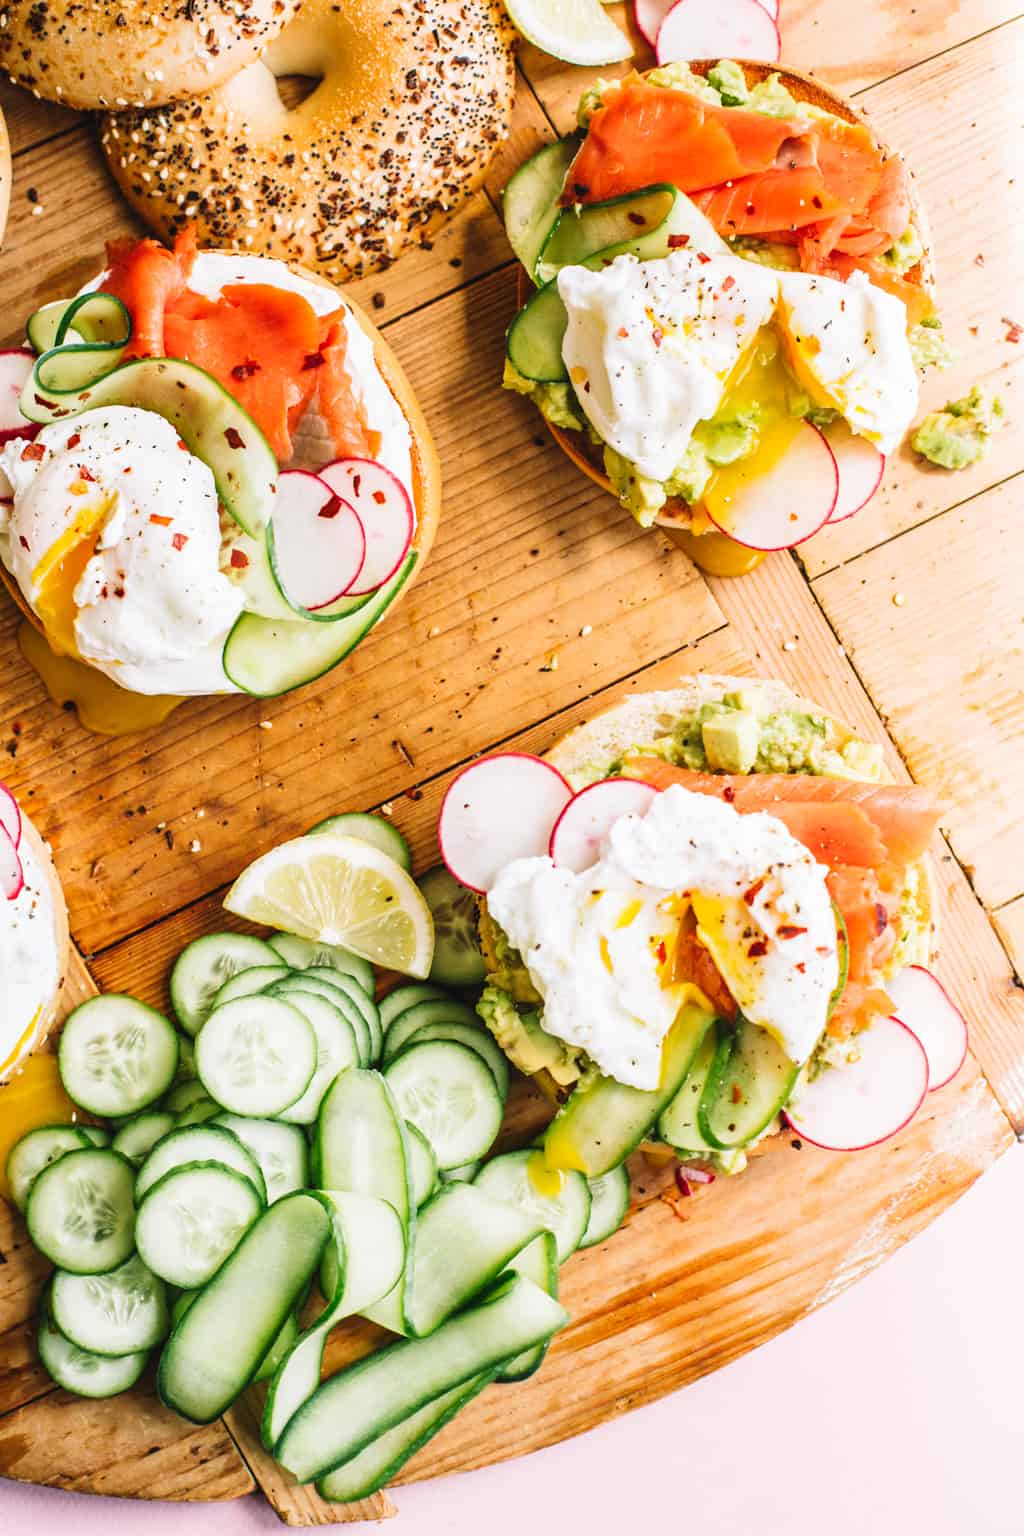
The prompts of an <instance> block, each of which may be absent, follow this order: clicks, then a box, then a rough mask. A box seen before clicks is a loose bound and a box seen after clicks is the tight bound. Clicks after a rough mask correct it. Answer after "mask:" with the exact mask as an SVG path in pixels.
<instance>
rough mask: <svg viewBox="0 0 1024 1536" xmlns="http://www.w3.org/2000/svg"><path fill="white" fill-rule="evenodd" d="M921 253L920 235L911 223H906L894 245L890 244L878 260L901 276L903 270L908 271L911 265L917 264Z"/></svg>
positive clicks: (922, 250) (922, 248)
mask: <svg viewBox="0 0 1024 1536" xmlns="http://www.w3.org/2000/svg"><path fill="white" fill-rule="evenodd" d="M923 255H924V246H923V245H922V243H921V236H920V235H919V234H918V232H917V230H916V229H915V228H914V226H913V224H908V225H907V227H906V229H905V230H904V231H903V233H902V235H900V237H899V239H898V240H897V241H896V243H895V245H890V247H889V249H888V250H887V251H885V252H884V253H883V255H882V256H880V257H879V260H880V261H883V262H884V263H885V265H886V266H887V267H891V268H892V270H893V271H894V272H895V273H897V275H898V276H899V277H902V276H903V274H904V272H909V271H910V269H911V267H916V266H917V264H918V262H919V261H920V260H921V257H922V256H923Z"/></svg>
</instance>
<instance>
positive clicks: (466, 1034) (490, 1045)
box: [402, 1022, 508, 1100]
mask: <svg viewBox="0 0 1024 1536" xmlns="http://www.w3.org/2000/svg"><path fill="white" fill-rule="evenodd" d="M424 1040H455V1041H457V1042H458V1044H459V1045H465V1046H468V1047H469V1049H470V1050H471V1051H476V1053H477V1055H478V1056H479V1057H480V1058H481V1060H483V1061H486V1063H487V1065H488V1066H489V1067H490V1069H491V1072H492V1074H493V1076H494V1083H495V1086H496V1088H497V1090H498V1092H499V1093H500V1094H501V1097H502V1099H503V1100H504V1099H507V1098H508V1061H507V1060H506V1058H505V1055H504V1053H503V1052H502V1051H501V1050H500V1049H499V1048H498V1046H497V1045H495V1043H494V1040H493V1038H492V1036H490V1035H489V1034H487V1032H486V1031H485V1030H483V1029H481V1028H480V1026H479V1025H472V1024H452V1023H450V1022H449V1023H444V1024H424V1025H423V1028H422V1029H418V1030H417V1031H416V1033H415V1034H412V1035H410V1036H409V1038H408V1040H407V1041H406V1042H405V1045H404V1046H403V1047H402V1049H403V1050H406V1051H407V1050H408V1049H409V1047H410V1046H412V1045H421V1044H422V1043H423V1041H424Z"/></svg>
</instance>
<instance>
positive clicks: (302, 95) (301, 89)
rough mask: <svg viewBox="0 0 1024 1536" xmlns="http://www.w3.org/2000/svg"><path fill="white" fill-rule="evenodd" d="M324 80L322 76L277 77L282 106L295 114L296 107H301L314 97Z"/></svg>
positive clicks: (276, 81)
mask: <svg viewBox="0 0 1024 1536" xmlns="http://www.w3.org/2000/svg"><path fill="white" fill-rule="evenodd" d="M322 79H323V76H322V75H277V76H276V77H275V83H276V85H277V94H278V96H280V98H281V105H282V106H283V107H285V108H287V110H288V111H289V112H294V111H295V108H296V107H301V105H302V103H303V102H304V101H306V100H307V99H308V98H309V97H310V96H312V94H313V92H314V91H315V90H316V88H317V86H318V85H319V84H320V83H321V81H322Z"/></svg>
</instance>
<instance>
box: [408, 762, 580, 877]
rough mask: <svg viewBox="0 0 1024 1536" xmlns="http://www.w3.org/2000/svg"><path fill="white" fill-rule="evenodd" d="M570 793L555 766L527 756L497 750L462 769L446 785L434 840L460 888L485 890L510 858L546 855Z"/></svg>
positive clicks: (570, 795) (569, 798)
mask: <svg viewBox="0 0 1024 1536" xmlns="http://www.w3.org/2000/svg"><path fill="white" fill-rule="evenodd" d="M571 799H572V790H571V789H570V788H569V785H568V784H567V783H566V781H565V780H564V779H563V778H562V775H561V774H560V773H559V772H558V769H557V768H552V766H551V764H550V763H545V762H544V761H543V759H542V758H539V757H529V756H528V755H527V754H526V753H525V752H499V753H497V754H496V755H495V756H494V757H482V758H481V759H480V760H479V762H476V763H470V765H469V767H468V768H463V770H462V772H461V773H460V774H459V776H458V778H456V779H453V780H452V782H451V784H449V786H448V793H447V794H446V795H445V797H444V803H443V804H442V806H441V819H440V822H439V824H438V829H437V840H438V843H439V844H440V847H441V857H442V858H443V859H444V862H445V863H446V864H447V866H448V868H449V869H450V870H451V872H452V874H453V875H454V876H455V878H456V880H458V881H459V882H460V883H461V884H462V885H468V886H469V889H470V890H471V891H489V890H490V888H491V886H492V885H493V884H494V882H495V880H496V879H497V878H498V875H499V874H500V873H501V871H502V870H503V869H504V868H505V865H506V864H511V862H512V860H513V859H528V858H530V857H536V856H539V855H540V854H544V853H547V851H548V844H549V843H550V841H551V830H552V828H553V827H554V825H555V822H556V821H557V820H558V818H559V816H560V815H561V813H562V811H563V810H564V809H565V807H566V805H567V804H568V803H569V801H570V800H571Z"/></svg>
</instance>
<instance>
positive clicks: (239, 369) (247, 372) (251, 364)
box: [231, 357, 260, 380]
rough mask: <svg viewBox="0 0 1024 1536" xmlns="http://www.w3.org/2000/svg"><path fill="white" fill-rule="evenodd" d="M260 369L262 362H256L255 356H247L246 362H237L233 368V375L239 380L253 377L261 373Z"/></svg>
mask: <svg viewBox="0 0 1024 1536" xmlns="http://www.w3.org/2000/svg"><path fill="white" fill-rule="evenodd" d="M259 371H260V364H259V363H257V362H255V361H254V359H253V358H251V357H247V358H246V360H245V362H244V363H236V364H235V366H234V367H233V368H232V370H231V377H232V378H233V379H238V380H242V379H251V378H252V376H253V374H254V373H259Z"/></svg>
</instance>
